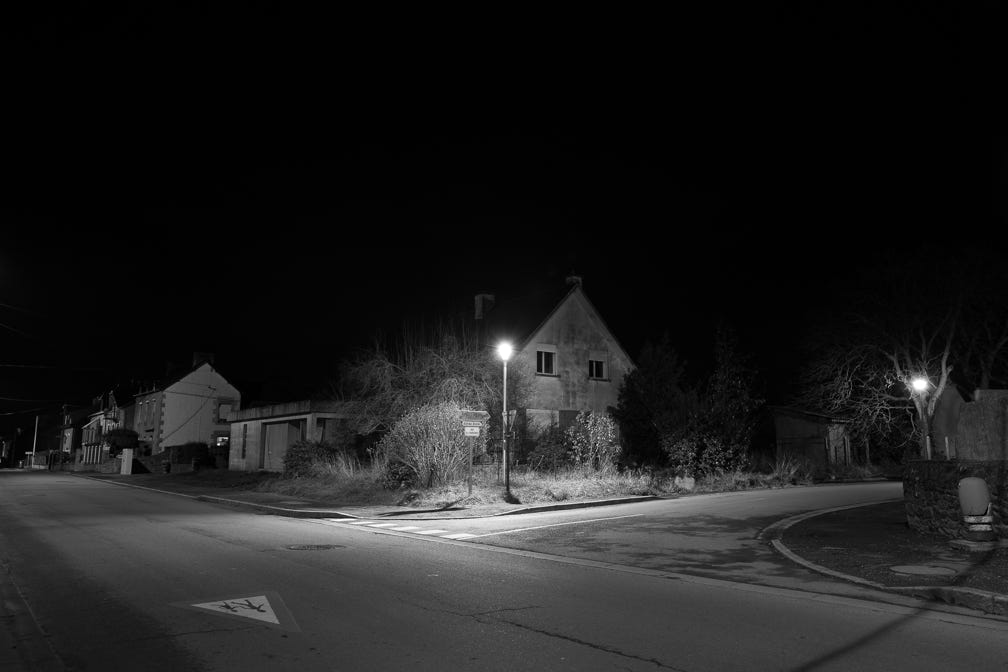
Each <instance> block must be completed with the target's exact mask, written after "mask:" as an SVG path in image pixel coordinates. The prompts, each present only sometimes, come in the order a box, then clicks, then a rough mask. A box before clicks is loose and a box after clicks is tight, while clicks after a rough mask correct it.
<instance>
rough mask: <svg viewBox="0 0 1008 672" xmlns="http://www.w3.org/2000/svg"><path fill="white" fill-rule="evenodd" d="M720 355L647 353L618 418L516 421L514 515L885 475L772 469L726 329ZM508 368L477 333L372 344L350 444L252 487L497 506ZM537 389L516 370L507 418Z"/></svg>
mask: <svg viewBox="0 0 1008 672" xmlns="http://www.w3.org/2000/svg"><path fill="white" fill-rule="evenodd" d="M713 354H714V356H713V360H714V364H713V370H712V371H711V373H710V374H709V375H708V376H706V377H704V378H702V379H700V380H695V381H689V380H687V379H686V376H685V374H684V369H685V367H684V366H683V364H681V363H680V361H679V359H678V357H677V355H676V353H675V351H674V350H673V349H672V347H671V346H670V345H669V342H668V338H667V337H665V338H663V339H662V340H661V341H660V342H659V343H657V344H649V345H647V346H646V347H645V348H644V351H643V352H642V353H641V356H640V358H639V360H638V366H637V368H636V369H635V370H634V371H633V372H632V373H631V374H630V375H628V376H627V377H626V379H625V380H624V381H622V384H621V386H620V394H619V403H618V404H617V406H616V407H614V408H611V409H610V412H608V413H592V412H582V413H580V414H579V415H578V416H577V418H576V419H575V420H574V421H573V422H572V423H570V424H569V426H566V427H564V428H562V429H561V428H560V427H559V426H557V425H556V424H554V425H551V426H547V427H540V426H536V427H530V426H527V425H525V424H524V423H523V422H522V421H521V420H517V421H515V422H514V424H513V425H512V426H510V427H509V428H508V429H509V448H510V452H511V454H512V459H513V463H512V466H511V469H510V478H509V481H510V492H511V495H512V497H513V499H512V500H511V501H512V503H514V502H520V503H522V504H542V503H556V502H564V501H577V500H591V499H602V498H607V497H614V496H639V495H657V496H673V495H681V494H686V493H690V492H726V491H735V490H748V489H756V488H781V487H790V486H796V485H809V484H812V483H815V482H822V481H830V480H840V479H860V478H865V477H871V476H877V475H880V472H878V471H877V470H873V469H869V468H863V467H856V466H850V467H844V468H841V469H835V470H832V471H829V472H826V471H822V470H821V469H820V470H817V468H816V467H814V466H813V465H811V464H809V463H808V462H807V461H804V460H801V459H798V458H794V457H786V458H783V459H773V460H768V459H766V456H765V454H764V455H763V456H761V455H760V454H759V452H758V451H754V449H753V444H754V440H755V433H756V427H757V422H758V418H759V412H760V410H761V408H762V403H763V402H762V400H761V399H760V398H759V396H758V395H757V394H756V392H755V389H756V383H755V381H756V373H755V371H753V370H752V369H751V368H750V367H749V366H748V363H747V361H746V359H745V358H744V357H743V356H742V355H741V354H740V353H739V350H738V346H737V344H736V341H735V338H734V335H733V334H732V332H731V331H730V330H729V329H724V328H723V329H719V330H718V332H717V334H716V337H715V345H714V353H713ZM500 369H501V367H500V362H499V361H498V360H496V358H495V357H494V356H493V354H492V353H490V352H487V351H486V349H485V348H483V347H481V346H480V345H478V343H477V340H476V339H475V338H474V337H473V335H471V334H466V333H465V332H464V330H457V329H452V328H449V327H446V326H439V327H437V328H435V329H432V330H429V331H428V332H426V333H420V332H419V331H417V330H413V331H409V330H406V331H404V332H403V335H402V337H400V339H398V340H397V341H395V342H393V343H392V344H391V345H382V344H380V343H379V344H376V345H375V346H374V348H373V349H372V350H369V351H368V352H365V353H362V354H361V355H360V356H359V357H358V358H357V359H356V360H354V361H350V362H347V363H345V365H344V368H343V375H342V376H341V379H340V382H339V384H338V385H337V386H336V387H335V389H336V392H337V396H339V397H341V398H343V399H345V400H349V406H350V418H349V420H348V422H347V423H346V424H345V425H344V427H343V430H342V432H341V433H340V434H338V435H337V436H336V437H334V438H333V439H332V440H330V441H328V442H326V443H318V442H311V441H301V442H299V443H297V444H295V445H294V446H292V447H291V448H289V449H288V451H287V454H286V457H285V461H284V471H283V473H282V474H270V475H267V474H261V475H259V477H258V478H257V480H256V483H255V486H254V487H255V488H256V489H258V490H260V491H266V492H274V493H279V494H284V495H288V496H292V497H301V498H308V499H313V500H320V501H328V502H334V503H343V504H360V505H402V506H411V507H418V508H448V507H452V506H473V505H479V504H493V503H500V502H503V501H505V489H504V473H503V466H502V464H501V462H500V455H501V445H500V438H499V437H500V435H501V432H502V427H501V417H502V416H501V408H502V400H501V398H500V392H501V390H502V387H503V386H502V381H501V380H500ZM529 381H530V376H529V373H528V371H525V370H524V369H523V368H522V367H521V366H520V365H519V364H518V363H515V365H513V366H509V371H508V407H509V408H515V407H518V408H521V407H523V406H525V405H526V403H527V399H528V395H529V390H530V382H529ZM465 410H485V411H486V412H487V413H488V414H489V422H488V425H487V426H486V427H484V429H483V431H482V433H481V436H480V437H479V438H478V439H472V438H467V437H465V436H464V434H463V432H462V422H461V421H462V417H463V412H464V411H465ZM491 437H493V438H491ZM470 442H471V443H470ZM470 450H472V452H473V454H474V457H475V460H474V462H475V464H474V466H473V468H472V472H471V479H472V484H471V493H470V483H469V479H470V471H469V463H470V462H469V460H470Z"/></svg>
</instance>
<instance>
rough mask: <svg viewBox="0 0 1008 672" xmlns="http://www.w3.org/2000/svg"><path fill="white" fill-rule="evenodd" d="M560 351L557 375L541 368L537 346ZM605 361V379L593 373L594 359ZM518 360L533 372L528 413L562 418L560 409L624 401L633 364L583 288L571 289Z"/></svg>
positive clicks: (598, 408)
mask: <svg viewBox="0 0 1008 672" xmlns="http://www.w3.org/2000/svg"><path fill="white" fill-rule="evenodd" d="M539 350H547V351H555V352H556V375H552V376H551V375H543V374H537V373H536V352H537V351H539ZM589 359H601V360H602V361H603V362H604V377H603V379H598V380H596V379H591V378H589V375H588V360H589ZM515 360H516V361H520V362H521V363H522V365H523V366H525V367H527V370H528V371H529V374H530V375H531V376H533V393H532V399H531V400H530V402H529V405H528V408H529V413H528V418H529V422H530V425H532V424H533V423H536V424H538V423H541V422H548V421H550V420H553V419H558V418H559V411H584V410H588V411H595V412H605V411H607V409H608V408H609V407H610V406H615V405H616V402H617V401H618V396H619V387H620V384H621V383H622V382H623V377H624V376H625V375H626V373H627V372H628V371H630V370H631V368H632V366H633V364H632V363H631V362H630V360H629V358H628V357H627V356H626V354H625V353H624V352H623V349H622V348H621V347H620V346H619V344H618V343H617V342H616V340H615V339H614V338H612V337H611V336H610V335H609V332H608V329H606V327H605V325H604V324H602V322H601V321H600V320H599V318H598V317H597V316H596V315H595V312H594V310H592V308H591V306H590V304H588V303H587V301H585V299H584V298H583V296H582V295H581V294H580V293H577V292H575V293H574V294H571V295H570V297H569V299H568V300H567V301H565V302H564V303H563V304H562V305H560V306H559V307H558V309H557V310H556V312H554V313H553V315H552V316H550V318H549V319H548V320H547V322H546V323H545V324H543V325H542V326H541V327H540V329H539V330H538V331H537V332H536V333H535V334H533V336H532V337H531V338H530V339H529V341H528V343H527V344H525V346H524V348H523V349H522V350H521V351H520V352H518V353H516V355H515Z"/></svg>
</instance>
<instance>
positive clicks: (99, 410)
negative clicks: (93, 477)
mask: <svg viewBox="0 0 1008 672" xmlns="http://www.w3.org/2000/svg"><path fill="white" fill-rule="evenodd" d="M118 392H119V396H120V397H123V396H124V391H123V390H119V391H118ZM93 407H94V411H93V412H92V413H91V414H90V416H88V419H87V422H85V424H84V426H83V427H82V428H81V433H80V434H81V435H80V441H79V443H80V449H81V458H80V463H81V464H100V463H101V462H102V461H103V460H104V459H105V458H106V457H108V454H107V453H108V446H107V444H106V441H105V437H106V436H107V435H108V433H109V432H110V431H112V430H113V429H119V428H130V429H131V428H132V425H133V422H134V420H133V408H134V404H133V400H132V399H129V404H128V405H126V406H120V405H119V402H118V401H117V399H116V390H109V391H108V392H105V393H103V394H101V395H100V396H98V397H95V399H94V401H93Z"/></svg>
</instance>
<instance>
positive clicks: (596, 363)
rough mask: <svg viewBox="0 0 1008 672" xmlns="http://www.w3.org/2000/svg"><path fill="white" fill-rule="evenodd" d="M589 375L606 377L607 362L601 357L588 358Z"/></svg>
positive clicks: (590, 376) (591, 376)
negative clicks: (604, 362) (600, 358)
mask: <svg viewBox="0 0 1008 672" xmlns="http://www.w3.org/2000/svg"><path fill="white" fill-rule="evenodd" d="M588 377H589V378H605V364H603V363H602V360H599V359H589V360H588Z"/></svg>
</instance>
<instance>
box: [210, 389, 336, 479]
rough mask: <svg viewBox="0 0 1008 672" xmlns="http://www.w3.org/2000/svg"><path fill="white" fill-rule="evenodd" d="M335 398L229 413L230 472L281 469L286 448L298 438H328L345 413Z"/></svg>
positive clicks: (333, 432)
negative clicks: (333, 399) (332, 399)
mask: <svg viewBox="0 0 1008 672" xmlns="http://www.w3.org/2000/svg"><path fill="white" fill-rule="evenodd" d="M343 408H344V403H343V402H338V401H309V400H305V401H294V402H290V403H286V404H273V405H270V406H255V407H252V408H245V409H242V410H240V411H236V412H234V413H232V414H231V441H230V443H231V454H230V459H229V461H228V469H231V470H233V471H258V470H263V471H283V463H284V456H285V455H286V454H287V449H288V448H290V447H291V446H293V445H294V444H295V443H297V442H298V441H300V440H302V439H307V440H311V441H330V440H332V439H333V438H334V437H335V436H336V432H337V431H338V426H339V423H340V422H341V421H343V420H344V419H345V417H346V415H345V414H344V413H343Z"/></svg>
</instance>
